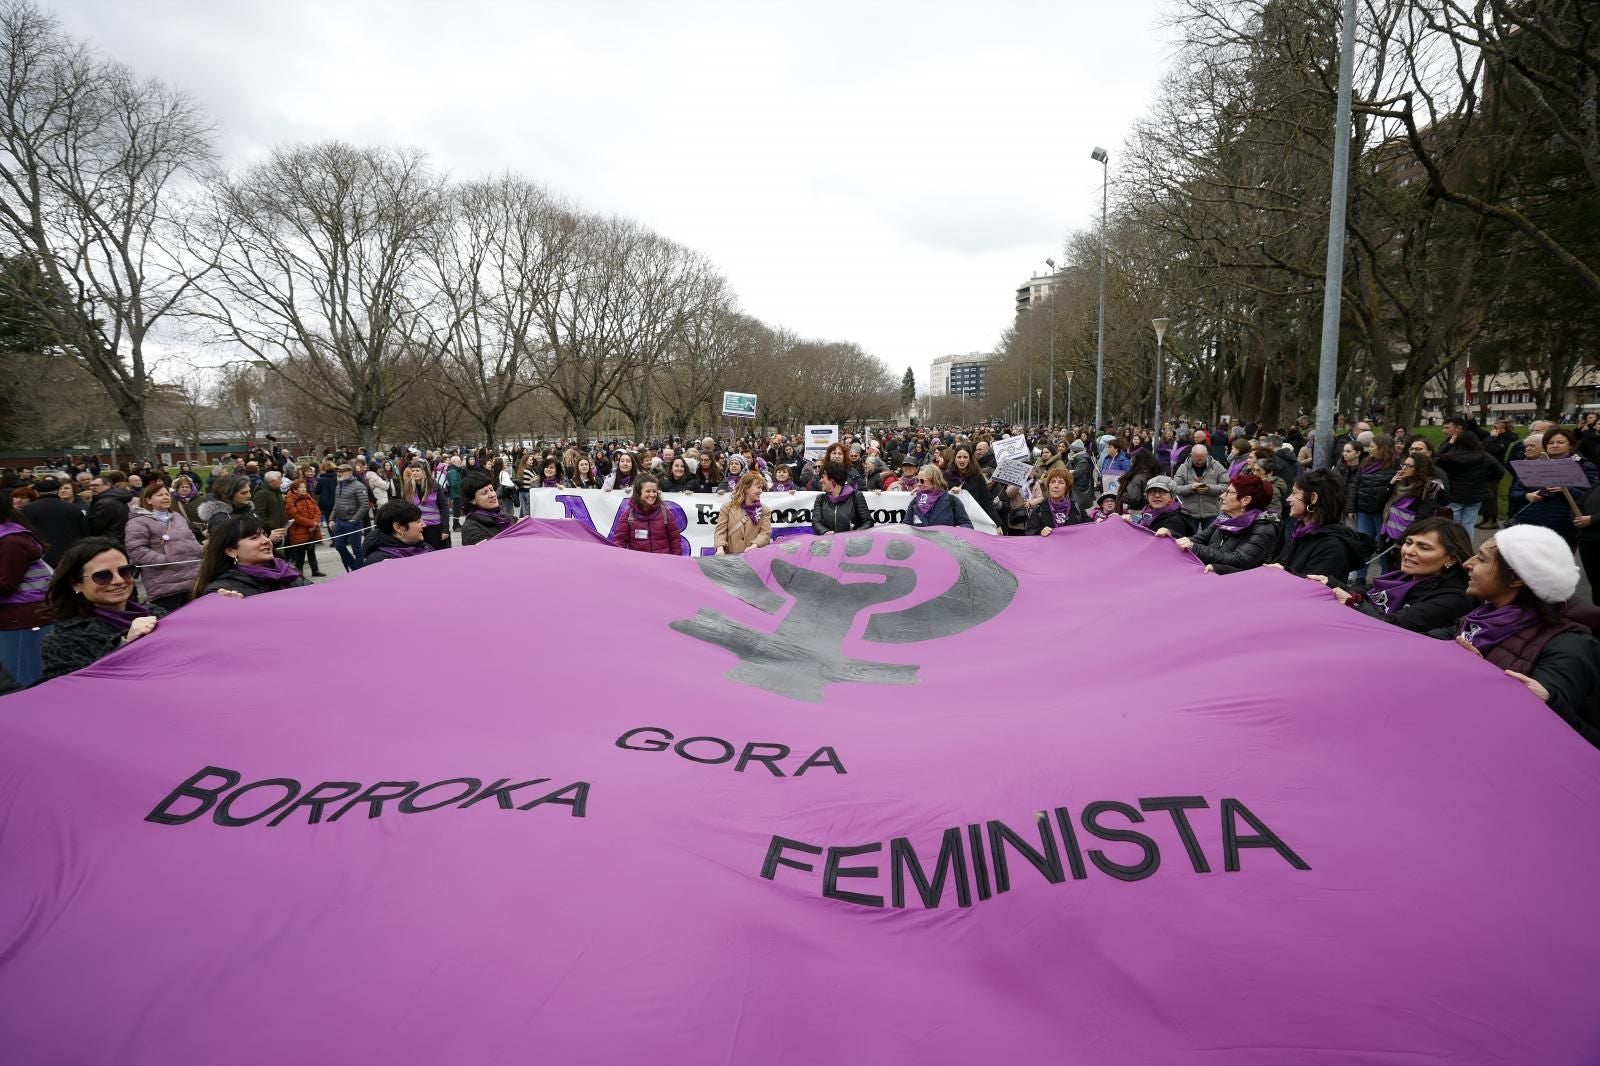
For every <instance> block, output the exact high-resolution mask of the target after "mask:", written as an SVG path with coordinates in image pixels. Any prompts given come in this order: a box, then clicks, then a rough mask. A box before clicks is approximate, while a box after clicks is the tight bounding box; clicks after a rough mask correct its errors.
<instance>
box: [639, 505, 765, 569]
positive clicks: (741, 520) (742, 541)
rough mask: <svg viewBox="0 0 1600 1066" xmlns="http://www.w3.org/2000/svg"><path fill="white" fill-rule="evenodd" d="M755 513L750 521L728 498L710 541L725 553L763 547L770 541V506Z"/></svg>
mask: <svg viewBox="0 0 1600 1066" xmlns="http://www.w3.org/2000/svg"><path fill="white" fill-rule="evenodd" d="M657 509H658V510H659V509H660V508H659V507H658V508H657ZM756 514H757V516H758V518H757V521H755V522H751V521H750V516H749V515H748V514H746V513H745V510H744V508H743V507H740V506H739V505H738V504H737V503H735V502H734V501H733V500H729V501H728V502H727V503H725V504H723V505H722V510H721V511H720V512H719V513H718V514H717V529H716V533H715V534H714V535H713V540H712V543H713V544H714V545H715V546H716V547H717V548H719V549H721V551H722V552H723V554H725V555H743V554H744V553H745V552H747V551H749V550H750V549H751V548H765V547H766V546H767V545H768V544H771V543H772V508H770V507H762V508H761V509H760V510H758V511H757V512H756Z"/></svg>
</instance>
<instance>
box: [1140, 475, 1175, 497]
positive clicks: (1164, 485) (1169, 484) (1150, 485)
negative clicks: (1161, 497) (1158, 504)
mask: <svg viewBox="0 0 1600 1066" xmlns="http://www.w3.org/2000/svg"><path fill="white" fill-rule="evenodd" d="M1177 489H1178V486H1177V485H1175V484H1174V483H1173V481H1172V479H1171V478H1170V477H1168V476H1167V475H1165V474H1157V475H1156V476H1155V477H1153V478H1151V479H1150V480H1149V481H1146V482H1145V483H1144V491H1146V492H1166V493H1172V492H1176V491H1177Z"/></svg>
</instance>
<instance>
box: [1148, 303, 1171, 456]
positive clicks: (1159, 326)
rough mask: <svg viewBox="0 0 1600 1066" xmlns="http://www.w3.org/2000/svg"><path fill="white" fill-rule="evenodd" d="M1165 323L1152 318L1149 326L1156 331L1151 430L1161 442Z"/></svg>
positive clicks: (1162, 320) (1160, 319)
mask: <svg viewBox="0 0 1600 1066" xmlns="http://www.w3.org/2000/svg"><path fill="white" fill-rule="evenodd" d="M1167 322H1168V320H1167V319H1165V318H1152V319H1151V320H1150V324H1151V325H1152V326H1154V327H1155V330H1156V421H1155V425H1154V426H1152V427H1151V428H1152V429H1154V430H1155V431H1156V439H1157V440H1161V439H1162V438H1161V338H1162V337H1164V336H1166V335H1167Z"/></svg>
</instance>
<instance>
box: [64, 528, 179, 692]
mask: <svg viewBox="0 0 1600 1066" xmlns="http://www.w3.org/2000/svg"><path fill="white" fill-rule="evenodd" d="M138 576H139V568H138V567H137V566H134V565H133V564H132V563H131V562H129V561H128V556H127V555H126V554H125V553H124V552H123V550H122V546H121V545H120V544H118V543H117V542H116V541H114V540H110V539H108V538H106V537H85V538H84V539H83V540H80V541H78V542H77V543H75V544H73V545H72V547H70V548H68V549H67V550H66V551H65V552H63V553H62V555H61V564H60V565H59V566H57V567H56V572H55V576H54V577H52V578H51V579H50V591H49V593H48V594H47V602H48V603H49V605H50V609H51V611H52V612H53V613H54V616H55V620H56V621H55V626H54V628H52V629H51V630H50V632H48V633H46V634H45V637H44V640H43V641H42V643H41V644H40V648H39V653H40V657H41V659H42V665H43V677H44V679H45V680H46V681H48V680H49V679H50V678H52V677H60V676H61V675H62V674H70V673H72V672H73V671H74V670H82V669H83V668H84V667H85V666H88V665H89V664H91V663H93V662H96V661H98V660H99V659H101V658H103V657H105V656H107V655H109V654H111V653H112V652H113V651H115V650H116V649H117V648H120V647H122V646H123V645H124V644H131V643H132V642H133V641H136V640H138V639H139V638H140V637H142V636H144V635H145V634H147V633H150V632H152V631H153V630H154V629H155V628H156V619H158V618H160V617H161V616H162V615H163V614H165V613H166V612H165V611H163V610H162V609H161V608H159V607H146V606H145V605H144V604H142V603H140V602H139V601H138V600H136V599H134V596H133V591H134V590H133V586H134V582H135V580H136V579H137V578H138Z"/></svg>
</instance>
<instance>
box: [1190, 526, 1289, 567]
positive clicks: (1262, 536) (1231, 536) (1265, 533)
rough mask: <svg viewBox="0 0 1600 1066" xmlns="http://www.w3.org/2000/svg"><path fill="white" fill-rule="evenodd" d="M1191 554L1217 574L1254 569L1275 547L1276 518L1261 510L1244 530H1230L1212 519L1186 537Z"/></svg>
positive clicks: (1276, 547) (1275, 550)
mask: <svg viewBox="0 0 1600 1066" xmlns="http://www.w3.org/2000/svg"><path fill="white" fill-rule="evenodd" d="M1190 544H1191V549H1190V550H1192V551H1193V552H1194V557H1195V558H1196V559H1199V560H1200V561H1201V562H1203V563H1205V564H1206V565H1208V566H1210V567H1211V568H1212V569H1213V570H1215V571H1216V572H1217V573H1219V574H1232V573H1235V572H1237V571H1240V570H1254V569H1255V568H1256V567H1258V566H1260V565H1262V564H1263V563H1268V562H1271V561H1272V557H1273V555H1274V554H1276V553H1277V550H1278V521H1277V520H1276V519H1275V518H1273V517H1272V516H1270V515H1268V514H1266V513H1263V514H1262V515H1261V516H1260V517H1258V518H1257V519H1256V520H1255V521H1254V522H1252V523H1250V527H1249V528H1248V529H1243V530H1240V531H1239V532H1238V533H1230V532H1228V531H1227V530H1225V529H1221V528H1218V526H1217V524H1216V523H1215V522H1213V523H1211V525H1209V526H1207V527H1206V528H1205V529H1202V530H1201V531H1200V532H1199V533H1196V534H1195V535H1194V536H1193V537H1192V538H1190Z"/></svg>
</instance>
